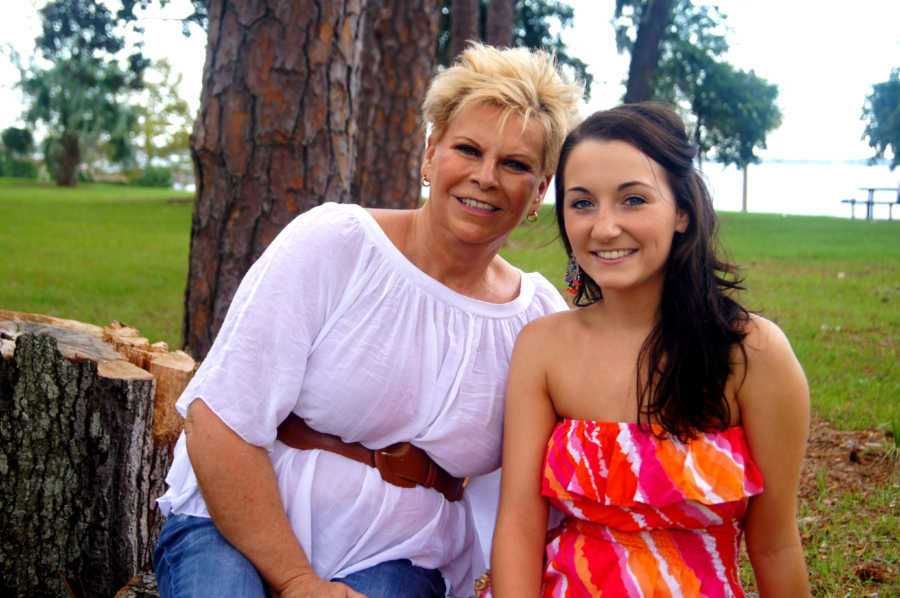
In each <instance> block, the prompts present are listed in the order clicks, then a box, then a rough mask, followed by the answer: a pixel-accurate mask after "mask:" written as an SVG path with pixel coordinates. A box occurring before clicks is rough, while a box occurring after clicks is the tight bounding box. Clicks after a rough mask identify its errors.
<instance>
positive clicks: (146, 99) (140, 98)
mask: <svg viewBox="0 0 900 598" xmlns="http://www.w3.org/2000/svg"><path fill="white" fill-rule="evenodd" d="M147 75H148V79H147V80H146V81H145V89H144V90H142V91H141V92H140V93H139V94H137V95H136V96H134V97H133V98H132V100H131V104H132V105H133V106H134V112H135V116H136V119H137V120H136V129H135V131H136V133H137V134H136V135H135V140H136V144H135V145H136V146H137V150H138V153H139V157H140V159H141V162H142V165H143V166H142V167H143V170H144V172H145V174H146V172H147V171H148V170H150V169H153V168H163V169H167V170H168V171H170V172H171V175H172V176H171V177H170V178H171V179H172V180H173V181H174V182H178V183H180V184H182V185H185V186H186V185H188V184H190V183H192V182H193V181H194V170H193V166H192V165H191V156H190V141H189V138H190V133H191V126H192V125H193V123H194V114H193V112H192V111H191V109H190V107H189V106H188V103H187V101H185V100H184V99H182V98H181V97H179V96H178V86H179V85H180V84H181V79H182V76H181V75H180V74H174V73H173V72H172V65H171V64H170V63H169V61H168V60H166V59H162V60H159V61H157V62H155V63H153V65H152V66H151V67H150V69H149V70H148V71H147Z"/></svg>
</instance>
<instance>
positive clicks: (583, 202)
mask: <svg viewBox="0 0 900 598" xmlns="http://www.w3.org/2000/svg"><path fill="white" fill-rule="evenodd" d="M593 205H594V204H593V203H592V202H591V200H589V199H575V200H572V201H571V202H569V207H571V208H572V209H573V210H586V209H588V208H590V207H591V206H593Z"/></svg>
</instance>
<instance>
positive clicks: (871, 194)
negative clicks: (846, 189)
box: [841, 187, 900, 220]
mask: <svg viewBox="0 0 900 598" xmlns="http://www.w3.org/2000/svg"><path fill="white" fill-rule="evenodd" d="M859 189H860V191H865V192H866V199H856V198H851V199H842V200H841V203H848V204H850V218H851V219H855V218H856V204H863V205H865V206H866V220H874V218H875V205H876V204H881V205H885V206H887V207H888V220H893V219H894V213H893V212H894V206H895V205H900V188H897V189H895V188H894V187H860V188H859ZM876 191H890V192H891V193H896V194H897V198H896V199H892V200H890V201H875V192H876Z"/></svg>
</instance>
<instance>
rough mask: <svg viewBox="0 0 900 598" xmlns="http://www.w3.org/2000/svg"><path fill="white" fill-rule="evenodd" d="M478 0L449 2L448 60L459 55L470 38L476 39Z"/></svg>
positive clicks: (477, 36) (477, 37)
mask: <svg viewBox="0 0 900 598" xmlns="http://www.w3.org/2000/svg"><path fill="white" fill-rule="evenodd" d="M478 14H479V9H478V0H452V1H451V2H450V62H451V63H452V62H453V60H454V59H455V58H456V57H457V56H459V53H460V52H462V51H463V50H464V49H465V48H466V44H467V43H468V42H469V41H471V40H478V39H480V36H479V35H478Z"/></svg>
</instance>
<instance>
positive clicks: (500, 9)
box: [484, 0, 516, 48]
mask: <svg viewBox="0 0 900 598" xmlns="http://www.w3.org/2000/svg"><path fill="white" fill-rule="evenodd" d="M515 14H516V10H515V0H489V1H488V5H487V15H486V18H485V25H484V30H485V35H484V38H485V40H486V41H487V43H489V44H490V45H492V46H497V47H501V48H508V47H510V46H512V45H513V39H514V38H513V22H514V21H515Z"/></svg>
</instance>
